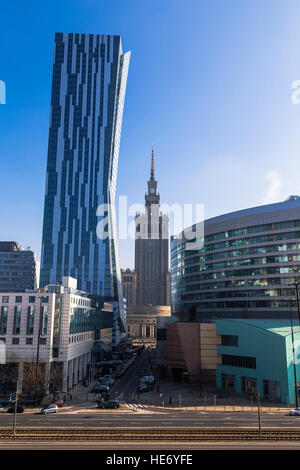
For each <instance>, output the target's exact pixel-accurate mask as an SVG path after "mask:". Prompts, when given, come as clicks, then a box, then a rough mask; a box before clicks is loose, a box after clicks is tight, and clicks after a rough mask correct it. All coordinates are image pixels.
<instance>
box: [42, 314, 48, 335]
mask: <svg viewBox="0 0 300 470" xmlns="http://www.w3.org/2000/svg"><path fill="white" fill-rule="evenodd" d="M42 308H43V313H42V335H46V334H47V326H48V307H42Z"/></svg>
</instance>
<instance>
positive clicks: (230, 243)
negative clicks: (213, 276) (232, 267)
mask: <svg viewBox="0 0 300 470" xmlns="http://www.w3.org/2000/svg"><path fill="white" fill-rule="evenodd" d="M299 238H300V232H299V231H293V232H284V233H277V234H275V233H274V234H269V235H259V236H256V237H249V238H238V239H237V240H226V241H224V242H220V243H213V244H210V245H206V246H204V247H202V248H200V249H199V250H197V251H196V250H193V251H184V252H183V253H187V254H186V255H183V254H180V255H178V254H176V255H173V256H172V262H173V261H174V260H176V259H178V257H179V256H180V257H181V256H190V255H195V254H197V253H200V254H201V253H206V252H210V251H215V250H220V249H222V248H231V247H235V246H238V247H239V248H241V247H242V246H243V245H246V246H247V245H253V244H255V245H256V244H259V243H268V242H276V241H279V242H280V241H286V240H293V239H294V240H299Z"/></svg>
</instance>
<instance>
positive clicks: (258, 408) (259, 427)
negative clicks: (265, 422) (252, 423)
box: [256, 389, 261, 435]
mask: <svg viewBox="0 0 300 470" xmlns="http://www.w3.org/2000/svg"><path fill="white" fill-rule="evenodd" d="M256 398H257V416H258V432H259V435H261V410H260V396H259V391H258V389H257V393H256Z"/></svg>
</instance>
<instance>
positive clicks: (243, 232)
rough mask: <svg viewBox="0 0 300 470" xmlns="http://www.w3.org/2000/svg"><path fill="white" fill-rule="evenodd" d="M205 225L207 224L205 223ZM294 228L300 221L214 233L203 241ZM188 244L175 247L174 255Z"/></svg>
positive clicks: (299, 224)
mask: <svg viewBox="0 0 300 470" xmlns="http://www.w3.org/2000/svg"><path fill="white" fill-rule="evenodd" d="M204 225H205V222H204ZM293 228H300V220H299V219H297V220H290V221H286V222H277V223H270V224H261V225H256V226H252V227H246V228H240V229H236V230H227V231H224V232H219V233H214V234H211V235H205V236H204V238H203V239H202V240H201V241H202V243H210V242H213V241H216V240H222V239H227V238H233V237H241V236H242V237H244V236H247V235H250V234H252V233H259V232H270V231H275V230H286V229H293ZM185 246H186V244H185V243H181V244H179V245H177V246H176V247H174V248H173V249H172V251H171V254H172V255H176V253H177V252H178V251H181V250H184V249H185Z"/></svg>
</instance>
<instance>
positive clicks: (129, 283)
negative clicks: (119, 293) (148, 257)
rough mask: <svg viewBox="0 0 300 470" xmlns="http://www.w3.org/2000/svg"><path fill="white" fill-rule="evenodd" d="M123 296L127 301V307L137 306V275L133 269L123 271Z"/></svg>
mask: <svg viewBox="0 0 300 470" xmlns="http://www.w3.org/2000/svg"><path fill="white" fill-rule="evenodd" d="M121 279H122V289H123V295H124V297H125V299H126V307H127V308H129V307H135V306H136V287H137V274H136V272H135V271H134V270H133V269H132V270H131V269H129V268H127V269H121Z"/></svg>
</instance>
